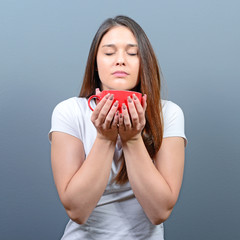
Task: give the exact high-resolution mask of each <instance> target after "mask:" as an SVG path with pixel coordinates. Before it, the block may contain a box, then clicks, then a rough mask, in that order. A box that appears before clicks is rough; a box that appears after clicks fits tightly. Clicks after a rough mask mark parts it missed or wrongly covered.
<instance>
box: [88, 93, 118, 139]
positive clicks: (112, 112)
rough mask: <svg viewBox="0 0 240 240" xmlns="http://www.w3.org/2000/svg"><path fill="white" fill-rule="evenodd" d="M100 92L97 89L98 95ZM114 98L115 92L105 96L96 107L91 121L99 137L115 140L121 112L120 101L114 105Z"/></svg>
mask: <svg viewBox="0 0 240 240" xmlns="http://www.w3.org/2000/svg"><path fill="white" fill-rule="evenodd" d="M99 93H100V91H99V90H98V89H97V90H96V95H98V94H99ZM113 100H114V95H113V94H111V95H110V94H107V95H106V96H104V98H103V99H102V100H101V101H100V102H99V103H98V104H97V106H96V108H95V109H94V111H93V113H92V117H91V121H92V123H93V125H94V126H95V128H96V130H97V137H99V138H101V139H106V140H110V141H113V142H115V141H116V140H117V136H118V126H117V124H118V120H119V113H118V111H117V109H118V101H116V102H115V103H114V104H113V105H112V103H113ZM111 106H112V107H111Z"/></svg>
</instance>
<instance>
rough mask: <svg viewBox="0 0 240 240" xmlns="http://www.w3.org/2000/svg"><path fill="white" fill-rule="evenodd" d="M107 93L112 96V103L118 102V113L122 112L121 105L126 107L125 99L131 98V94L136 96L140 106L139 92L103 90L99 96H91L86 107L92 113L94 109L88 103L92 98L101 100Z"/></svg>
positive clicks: (140, 95) (140, 96)
mask: <svg viewBox="0 0 240 240" xmlns="http://www.w3.org/2000/svg"><path fill="white" fill-rule="evenodd" d="M108 93H110V95H111V94H113V95H114V101H113V104H114V102H115V101H118V111H119V112H120V113H121V112H122V104H123V103H125V105H126V107H128V104H127V101H128V100H127V99H128V96H130V97H132V96H133V94H135V95H136V97H137V98H138V99H139V101H140V103H141V104H142V94H141V93H139V92H134V91H118V90H104V91H102V92H101V93H100V94H99V95H92V96H91V97H90V98H89V99H88V106H89V108H90V109H91V110H92V111H94V109H93V108H92V106H91V104H90V101H91V100H92V99H93V98H97V99H98V100H100V101H101V100H102V99H103V98H104V96H106V95H107V94H108Z"/></svg>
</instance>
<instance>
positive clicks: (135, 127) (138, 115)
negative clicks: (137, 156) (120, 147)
mask: <svg viewBox="0 0 240 240" xmlns="http://www.w3.org/2000/svg"><path fill="white" fill-rule="evenodd" d="M142 101H143V106H142V105H141V103H140V101H139V99H138V98H137V97H136V96H135V95H134V94H133V96H132V98H131V97H128V109H129V113H128V109H127V107H126V105H125V104H123V106H122V113H121V114H120V116H119V135H120V137H121V140H122V143H125V142H127V141H134V140H137V139H138V138H140V137H141V132H142V130H143V128H144V126H145V124H146V119H145V111H146V108H147V95H146V94H145V95H144V96H143V98H142Z"/></svg>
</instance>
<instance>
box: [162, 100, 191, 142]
mask: <svg viewBox="0 0 240 240" xmlns="http://www.w3.org/2000/svg"><path fill="white" fill-rule="evenodd" d="M163 120H164V131H163V138H166V137H182V138H184V139H185V146H186V145H187V138H186V135H185V123H184V114H183V111H182V109H181V108H180V107H179V106H178V105H177V104H175V103H173V102H171V101H163Z"/></svg>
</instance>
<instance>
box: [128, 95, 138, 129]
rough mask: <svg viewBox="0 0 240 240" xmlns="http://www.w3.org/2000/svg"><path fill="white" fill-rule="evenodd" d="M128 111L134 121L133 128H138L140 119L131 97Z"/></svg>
mask: <svg viewBox="0 0 240 240" xmlns="http://www.w3.org/2000/svg"><path fill="white" fill-rule="evenodd" d="M128 109H129V115H130V118H131V121H132V126H133V128H134V127H136V126H137V125H138V123H139V117H138V112H137V110H136V107H135V103H134V102H133V100H132V99H131V97H130V96H129V97H128Z"/></svg>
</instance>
